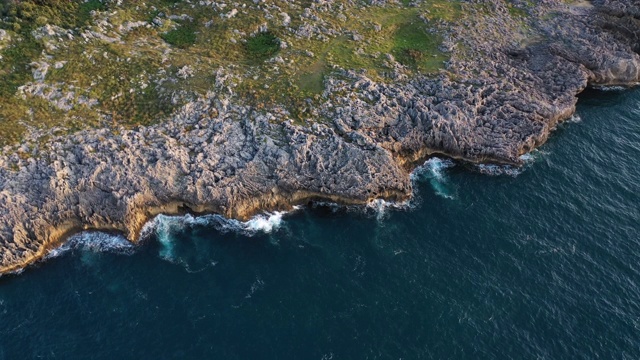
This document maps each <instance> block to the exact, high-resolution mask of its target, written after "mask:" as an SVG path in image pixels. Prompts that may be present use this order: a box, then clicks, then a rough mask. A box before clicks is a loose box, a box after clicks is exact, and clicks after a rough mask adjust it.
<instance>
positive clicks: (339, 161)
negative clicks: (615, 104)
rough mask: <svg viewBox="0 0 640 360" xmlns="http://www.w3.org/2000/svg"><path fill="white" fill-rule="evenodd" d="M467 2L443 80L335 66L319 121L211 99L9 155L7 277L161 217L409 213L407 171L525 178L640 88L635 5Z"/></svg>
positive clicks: (4, 198) (2, 187)
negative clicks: (308, 207) (467, 169)
mask: <svg viewBox="0 0 640 360" xmlns="http://www.w3.org/2000/svg"><path fill="white" fill-rule="evenodd" d="M514 2H516V3H517V1H514ZM463 3H465V4H475V5H479V6H475V7H472V6H469V7H468V8H469V9H470V11H477V14H475V16H469V17H467V18H465V20H464V21H462V22H460V23H457V24H456V25H455V26H454V27H452V28H451V29H449V31H448V32H447V34H446V39H445V41H444V42H443V46H445V47H447V44H449V46H448V48H447V49H445V50H446V51H447V52H448V53H450V55H451V56H450V59H449V61H448V63H447V64H446V69H445V70H443V71H441V72H440V73H439V75H437V76H435V77H433V76H426V75H425V76H421V75H416V76H407V75H406V72H404V71H403V65H402V64H400V63H398V62H397V61H395V59H393V56H389V63H390V65H391V66H390V70H389V71H390V74H391V76H393V77H395V81H391V82H383V81H377V80H376V79H373V78H371V77H368V76H367V74H366V73H364V72H361V71H356V70H350V69H337V70H336V71H335V72H333V73H332V74H330V75H328V76H326V78H325V80H324V93H323V96H322V98H321V99H322V100H321V101H319V102H317V103H313V104H312V103H310V105H309V106H310V107H311V108H310V109H308V110H307V111H308V113H310V114H311V116H313V117H315V118H316V119H317V120H318V121H316V122H313V123H305V124H300V123H298V122H295V121H293V120H292V119H291V116H290V112H289V110H287V109H286V108H284V107H278V106H270V107H265V108H258V107H256V106H250V105H247V102H245V101H244V100H243V98H242V97H241V96H237V95H233V94H229V93H224V92H220V93H214V92H210V93H208V94H207V95H206V96H201V97H200V98H199V99H197V100H195V101H191V102H188V103H186V104H184V105H183V106H182V107H181V108H180V109H179V110H178V111H175V112H174V113H173V114H172V115H171V119H170V121H164V122H161V123H158V124H154V125H149V126H138V127H136V128H131V129H121V130H119V131H113V129H107V128H103V129H100V128H98V129H87V130H82V131H79V132H76V133H73V134H64V135H57V136H54V135H51V136H47V137H45V138H44V139H45V140H42V139H43V137H42V136H41V135H42V134H41V133H39V134H37V133H34V134H31V135H30V136H32V137H33V138H36V137H37V138H38V139H39V140H38V142H33V144H36V145H29V146H26V145H25V143H29V142H28V141H26V140H25V142H24V143H23V144H17V145H9V146H6V147H5V149H4V151H3V155H2V156H1V157H0V249H1V251H0V273H6V272H10V271H15V270H17V269H21V268H22V267H24V266H26V265H27V264H29V263H31V262H34V261H36V260H38V259H39V258H41V257H42V256H44V255H45V254H46V252H47V251H48V249H50V248H51V247H53V246H56V245H58V244H60V243H61V242H63V241H64V240H65V238H66V237H68V236H69V234H70V233H73V232H77V231H81V230H83V229H104V230H115V231H120V232H123V233H124V234H125V235H126V236H127V237H128V238H129V239H130V240H132V241H136V240H137V238H138V236H139V232H140V230H141V228H142V226H143V225H144V224H145V222H147V221H148V220H150V219H151V218H152V217H154V216H155V215H157V214H160V213H165V214H177V213H183V212H195V213H205V212H207V213H208V212H213V213H219V214H223V215H224V216H227V217H234V218H239V219H246V218H248V217H250V216H251V215H253V214H256V213H258V212H260V211H263V210H276V209H288V208H290V207H291V206H293V205H296V204H304V203H307V202H309V201H313V200H328V201H333V202H337V203H346V204H364V203H367V202H369V201H371V200H372V199H376V198H384V199H390V200H404V199H407V198H409V197H410V196H411V191H412V189H411V183H410V180H409V172H410V171H411V170H412V169H413V167H414V166H415V165H416V164H419V163H420V162H422V161H424V160H425V159H426V158H428V157H429V156H432V155H436V154H437V155H440V156H447V157H450V158H454V159H458V160H460V161H467V162H474V163H505V164H512V165H518V164H519V163H520V159H519V157H520V156H521V155H523V154H525V153H527V152H529V151H531V150H532V149H534V148H536V147H537V146H539V145H541V144H543V143H544V142H545V141H546V139H547V138H548V136H549V134H550V133H551V132H552V131H553V129H554V128H555V127H556V125H557V124H558V122H560V121H562V120H564V119H567V118H568V117H570V116H571V115H572V113H573V112H574V110H575V105H576V102H577V97H576V95H577V94H579V93H580V92H581V91H583V90H584V89H585V88H586V87H587V86H613V85H615V86H619V85H622V86H630V85H635V84H636V82H638V81H640V56H639V55H638V51H639V50H640V3H638V2H637V1H634V0H617V1H616V0H596V1H592V2H587V1H576V2H565V1H557V0H541V1H539V2H538V4H536V5H535V6H533V7H532V8H531V9H530V10H529V11H528V13H526V14H522V15H521V16H518V17H514V16H513V14H510V11H511V10H510V9H511V8H510V6H511V3H509V2H505V1H498V0H484V1H481V0H474V1H466V2H463ZM473 9H476V10H473ZM479 9H481V10H479ZM514 19H515V20H514ZM29 144H31V143H29ZM26 155H28V156H26Z"/></svg>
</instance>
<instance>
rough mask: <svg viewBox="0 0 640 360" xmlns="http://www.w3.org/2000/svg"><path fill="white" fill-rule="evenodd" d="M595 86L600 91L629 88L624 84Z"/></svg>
mask: <svg viewBox="0 0 640 360" xmlns="http://www.w3.org/2000/svg"><path fill="white" fill-rule="evenodd" d="M593 88H594V89H596V90H600V91H625V90H627V89H628V88H627V87H624V86H594V87H593Z"/></svg>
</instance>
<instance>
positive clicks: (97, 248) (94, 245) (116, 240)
mask: <svg viewBox="0 0 640 360" xmlns="http://www.w3.org/2000/svg"><path fill="white" fill-rule="evenodd" d="M135 249H136V247H135V245H134V244H132V243H131V242H129V241H128V240H127V239H126V238H125V237H124V236H122V235H117V234H110V233H105V232H100V231H87V232H82V233H79V234H76V235H73V236H72V237H70V238H69V239H68V240H67V241H66V242H65V243H64V244H63V245H62V246H59V247H58V248H56V249H53V250H51V251H49V253H48V254H47V257H46V258H55V257H58V256H61V255H63V254H65V253H67V252H69V251H73V250H80V251H85V252H92V253H115V254H122V255H131V254H133V253H134V252H135Z"/></svg>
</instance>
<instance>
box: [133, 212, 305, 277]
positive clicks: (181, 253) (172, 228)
mask: <svg viewBox="0 0 640 360" xmlns="http://www.w3.org/2000/svg"><path fill="white" fill-rule="evenodd" d="M298 209H300V207H294V208H293V211H295V210H298ZM287 213H289V212H284V211H275V212H271V213H264V214H260V215H256V216H254V217H252V218H251V219H250V220H248V221H239V220H235V219H227V218H225V217H224V216H221V215H216V214H212V215H202V216H193V215H190V214H187V215H183V216H168V215H158V216H156V217H155V218H154V219H153V220H152V221H151V222H150V223H149V224H148V225H146V226H145V228H144V229H143V234H144V236H145V238H149V237H155V239H157V242H158V244H159V245H160V248H159V250H158V255H159V256H160V257H161V258H162V259H164V260H167V261H169V262H172V263H175V264H179V265H182V266H184V268H185V269H186V270H187V271H189V272H198V271H202V270H204V269H205V268H206V267H208V266H212V265H215V262H211V261H208V260H207V259H210V257H211V255H213V254H208V255H207V254H206V253H207V251H209V250H210V247H209V245H208V244H207V242H208V241H209V240H207V239H201V238H199V237H197V236H195V235H192V236H190V237H189V238H190V241H191V242H193V244H190V246H183V245H184V244H181V243H180V241H178V239H179V238H180V235H181V234H184V233H185V232H188V231H190V230H192V229H193V228H196V227H202V226H206V227H209V228H214V229H215V230H217V231H218V232H219V233H221V234H226V233H230V232H233V233H237V234H240V235H243V236H248V237H251V236H254V235H257V234H269V233H272V232H274V231H277V230H278V229H280V228H281V227H282V225H283V223H284V220H283V217H284V215H286V214H287ZM194 248H195V249H196V250H195V251H194V250H193V249H194Z"/></svg>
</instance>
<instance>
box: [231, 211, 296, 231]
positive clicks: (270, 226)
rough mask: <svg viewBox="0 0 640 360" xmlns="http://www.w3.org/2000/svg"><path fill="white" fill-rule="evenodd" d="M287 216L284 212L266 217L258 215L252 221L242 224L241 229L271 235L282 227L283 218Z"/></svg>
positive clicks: (277, 212)
mask: <svg viewBox="0 0 640 360" xmlns="http://www.w3.org/2000/svg"><path fill="white" fill-rule="evenodd" d="M284 214H286V212H284V211H276V212H273V213H269V214H266V215H257V216H255V217H254V218H252V219H251V220H249V221H247V222H245V223H240V224H241V227H242V228H243V229H244V230H245V231H246V232H249V233H258V232H263V233H266V234H268V233H270V232H272V231H273V230H277V229H278V228H280V226H281V225H282V216H283V215H284Z"/></svg>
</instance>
